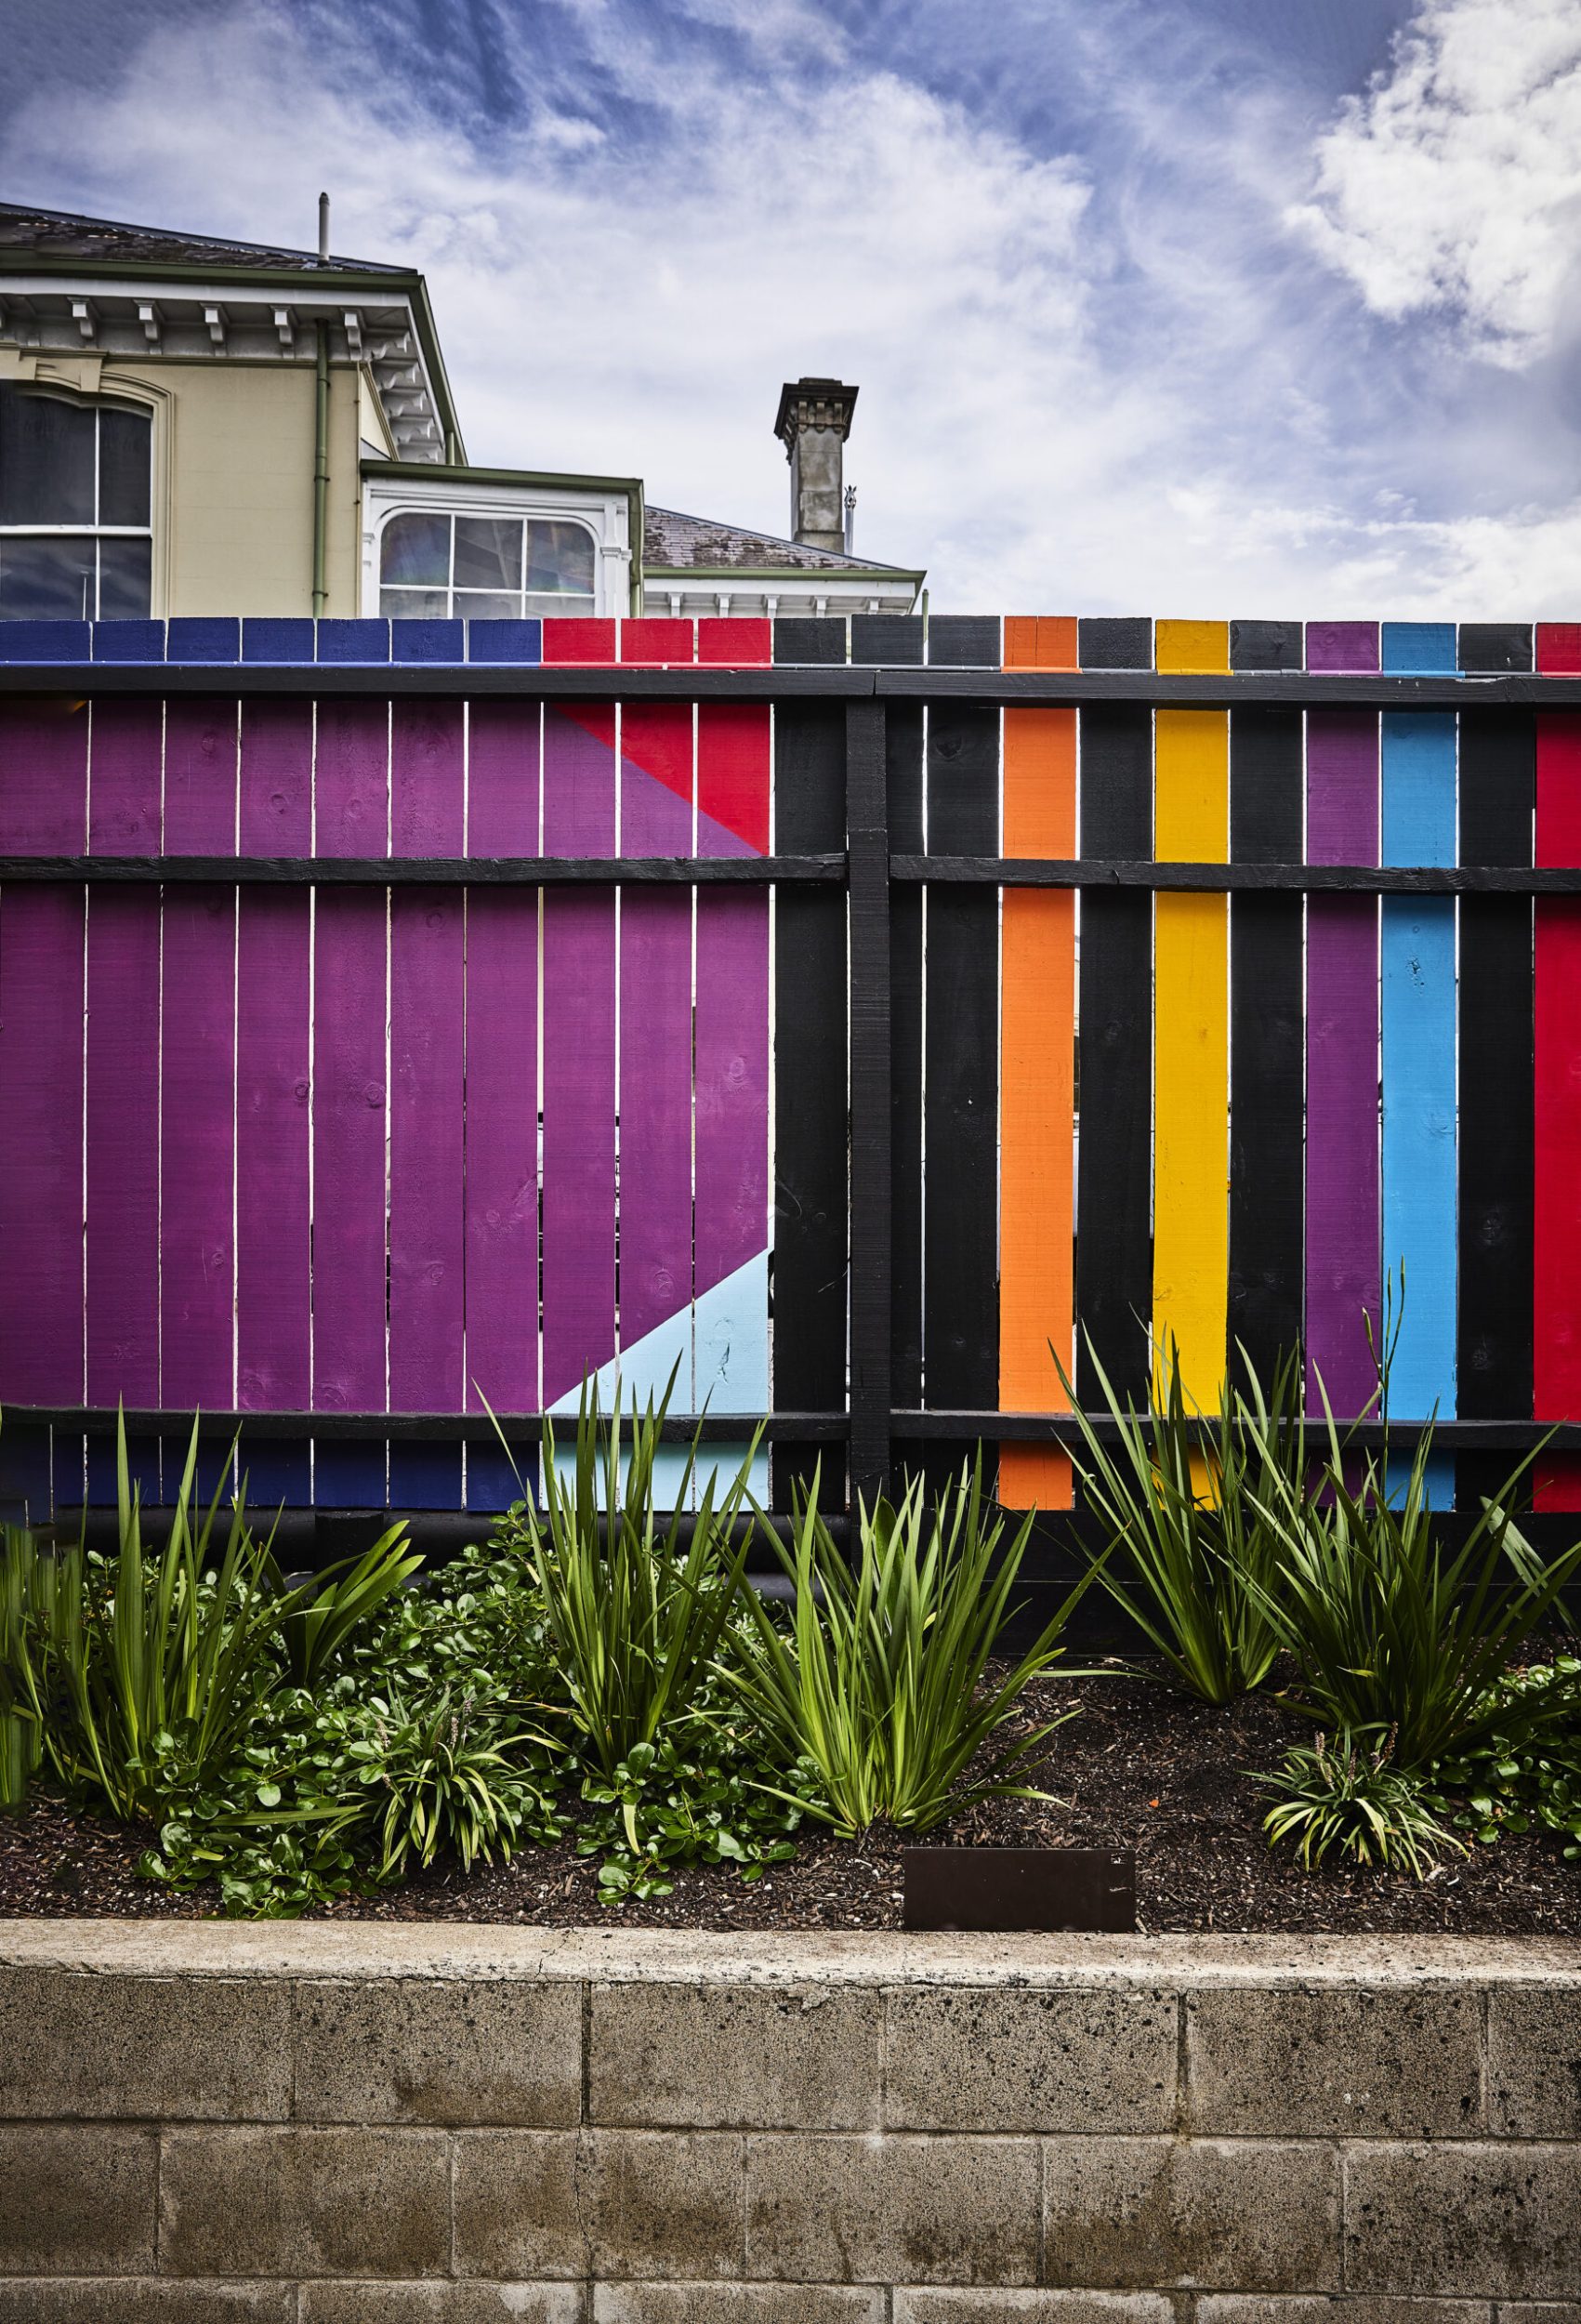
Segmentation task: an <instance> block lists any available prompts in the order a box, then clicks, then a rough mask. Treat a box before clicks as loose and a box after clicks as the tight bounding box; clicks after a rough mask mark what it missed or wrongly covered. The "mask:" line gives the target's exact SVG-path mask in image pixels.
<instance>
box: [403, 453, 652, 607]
mask: <svg viewBox="0 0 1581 2324" xmlns="http://www.w3.org/2000/svg"><path fill="white" fill-rule="evenodd" d="M398 516H458V517H505V516H509V517H536V518H538V519H539V520H540V521H543V520H547V521H548V522H554V523H561V524H565V523H570V524H580V525H583V526H584V527H586V530H587V532H589V533H590V534H591V535H592V537H593V548H594V564H593V584H594V588H593V605H592V612H593V614H594V615H595V616H597V617H607V616H609V615H611V614H627V613H629V612H630V610H631V588H630V573H631V539H630V534H631V520H630V508H629V504H628V502H627V500H626V495H625V494H624V493H611V494H602V493H599V494H594V493H587V494H580V493H576V494H573V493H569V492H565V491H558V490H556V489H555V488H553V487H552V486H546V485H534V484H468V485H457V484H455V483H450V482H441V481H439V480H437V479H436V481H435V482H433V483H431V484H430V483H427V482H423V481H421V480H420V479H417V478H415V477H411V476H403V477H399V478H396V477H390V478H384V477H379V476H367V475H365V476H364V477H363V479H362V603H361V606H360V608H359V610H360V612H362V614H366V615H368V616H370V617H375V616H377V615H378V614H379V611H380V607H379V597H380V580H379V560H380V556H381V553H382V549H383V542H384V529H385V526H386V525H387V524H388V523H389V521H390V519H391V518H392V517H398ZM581 610H582V608H581V607H578V608H577V611H578V612H580V611H581ZM458 618H459V616H458ZM529 618H535V617H534V616H529Z"/></svg>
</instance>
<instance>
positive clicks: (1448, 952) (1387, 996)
mask: <svg viewBox="0 0 1581 2324" xmlns="http://www.w3.org/2000/svg"><path fill="white" fill-rule="evenodd" d="M1402 627H1404V625H1402ZM1424 627H1425V625H1424ZM1423 642H1424V643H1425V642H1426V640H1424V641H1423ZM1435 642H1436V640H1435ZM1455 746H1456V721H1455V719H1454V716H1453V714H1451V713H1438V712H1386V713H1385V715H1384V719H1383V750H1382V766H1383V848H1382V860H1383V862H1384V863H1385V864H1453V863H1454V861H1455V858H1456V817H1455ZM1381 964H1382V984H1383V992H1382V1033H1383V1251H1384V1270H1385V1277H1386V1280H1391V1281H1392V1282H1393V1283H1394V1284H1395V1285H1396V1287H1398V1285H1399V1282H1400V1278H1401V1270H1402V1268H1403V1270H1404V1285H1405V1297H1404V1304H1403V1311H1402V1313H1401V1317H1400V1335H1399V1340H1398V1343H1397V1346H1396V1349H1395V1357H1394V1368H1393V1372H1392V1374H1391V1377H1390V1404H1391V1407H1392V1410H1393V1412H1394V1413H1395V1414H1396V1415H1397V1416H1398V1418H1400V1419H1425V1418H1426V1417H1427V1416H1428V1414H1429V1413H1430V1412H1432V1411H1433V1410H1434V1409H1435V1408H1436V1410H1437V1412H1438V1414H1439V1416H1440V1418H1441V1419H1451V1418H1452V1417H1453V1415H1454V1412H1455V1323H1456V1274H1457V1270H1456V1151H1455V1149H1456V1073H1455V1048H1456V1043H1455V1025H1456V1009H1455V905H1454V904H1453V903H1452V902H1451V901H1450V900H1449V899H1448V898H1442V899H1441V898H1437V897H1431V898H1429V897H1415V896H1386V897H1385V898H1384V900H1383V930H1382V950H1381ZM1428 1492H1429V1503H1430V1505H1431V1506H1432V1507H1433V1508H1435V1509H1450V1508H1453V1507H1454V1503H1455V1462H1454V1459H1453V1458H1452V1456H1450V1455H1449V1454H1447V1453H1445V1454H1434V1455H1432V1456H1431V1458H1430V1460H1429V1476H1428Z"/></svg>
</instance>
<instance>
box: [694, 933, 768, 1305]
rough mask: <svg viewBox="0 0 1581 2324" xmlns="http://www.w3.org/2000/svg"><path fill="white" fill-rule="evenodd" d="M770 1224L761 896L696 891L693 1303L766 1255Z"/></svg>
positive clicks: (765, 979) (765, 943)
mask: <svg viewBox="0 0 1581 2324" xmlns="http://www.w3.org/2000/svg"><path fill="white" fill-rule="evenodd" d="M704 905H706V906H707V909H706V911H705V909H704ZM768 1220H769V908H768V898H767V897H766V896H762V895H731V894H729V893H728V892H719V893H716V894H706V895H705V894H704V893H702V892H700V893H699V896H698V911H697V1262H696V1263H697V1278H696V1279H697V1294H698V1297H699V1298H701V1297H702V1295H703V1293H704V1292H705V1291H709V1290H712V1288H713V1287H714V1286H715V1284H717V1283H722V1282H723V1281H724V1279H725V1277H726V1276H727V1275H729V1274H733V1273H734V1272H735V1270H736V1269H737V1268H738V1267H741V1266H744V1264H745V1263H746V1261H748V1260H749V1259H751V1258H752V1257H753V1256H754V1255H755V1254H756V1253H757V1252H758V1251H760V1250H763V1249H765V1248H767V1244H768V1232H769V1229H768Z"/></svg>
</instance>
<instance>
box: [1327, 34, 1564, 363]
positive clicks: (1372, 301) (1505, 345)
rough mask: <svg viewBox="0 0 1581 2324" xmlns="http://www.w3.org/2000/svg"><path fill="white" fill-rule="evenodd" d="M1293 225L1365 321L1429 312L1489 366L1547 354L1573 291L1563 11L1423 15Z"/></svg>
mask: <svg viewBox="0 0 1581 2324" xmlns="http://www.w3.org/2000/svg"><path fill="white" fill-rule="evenodd" d="M1292 217H1293V220H1294V221H1295V222H1297V223H1298V224H1299V225H1300V226H1302V227H1304V229H1305V230H1306V231H1307V232H1308V233H1309V234H1310V236H1311V241H1312V244H1313V246H1314V247H1315V248H1316V249H1317V250H1318V252H1319V253H1320V254H1321V255H1322V257H1324V259H1325V260H1326V261H1327V262H1328V263H1329V264H1330V265H1332V266H1334V267H1337V268H1338V269H1340V270H1341V271H1343V272H1345V273H1346V274H1348V275H1349V276H1350V279H1351V280H1352V281H1353V282H1354V283H1355V284H1356V285H1357V287H1358V288H1359V289H1360V291H1361V293H1362V295H1363V297H1364V298H1365V300H1366V302H1367V304H1368V305H1369V306H1370V307H1371V308H1373V309H1374V310H1375V311H1376V312H1377V313H1378V314H1381V315H1385V316H1389V317H1393V318H1398V317H1401V316H1404V315H1408V314H1411V313H1413V312H1417V311H1421V310H1433V309H1439V310H1444V311H1445V312H1446V313H1447V314H1448V315H1449V316H1450V317H1452V318H1453V319H1454V321H1455V323H1456V324H1457V325H1458V326H1459V328H1460V329H1461V330H1462V331H1463V333H1464V334H1465V336H1466V337H1468V339H1469V342H1470V343H1471V344H1472V345H1473V346H1474V347H1476V348H1477V349H1478V350H1481V351H1482V352H1483V353H1485V354H1487V355H1489V356H1491V357H1493V358H1494V359H1495V361H1497V362H1500V363H1510V364H1519V363H1524V362H1526V361H1528V360H1529V359H1530V358H1531V357H1533V356H1534V355H1538V354H1541V353H1543V352H1544V351H1546V350H1548V348H1549V347H1550V346H1551V345H1552V344H1553V342H1554V340H1555V338H1556V337H1557V336H1558V335H1559V334H1560V332H1561V328H1562V326H1563V323H1564V318H1565V315H1566V312H1567V310H1569V312H1570V313H1571V315H1572V317H1574V310H1575V306H1576V304H1577V303H1578V302H1577V297H1576V294H1577V290H1578V287H1581V277H1578V274H1577V268H1576V259H1575V250H1576V239H1577V232H1578V230H1581V7H1577V6H1576V0H1426V4H1425V5H1424V6H1423V7H1421V8H1420V9H1419V11H1418V13H1417V14H1416V17H1415V18H1414V19H1413V20H1412V21H1411V23H1410V24H1409V25H1408V26H1407V27H1406V28H1405V30H1404V31H1403V33H1401V34H1400V36H1399V37H1398V39H1397V40H1396V43H1395V46H1394V52H1393V57H1392V59H1391V62H1390V67H1389V69H1388V70H1387V71H1386V72H1385V73H1381V74H1380V75H1379V76H1378V77H1377V79H1376V80H1375V81H1374V82H1373V84H1372V86H1370V87H1369V88H1368V89H1367V90H1366V92H1365V94H1364V95H1363V96H1360V97H1355V98H1351V99H1348V100H1347V102H1346V103H1345V105H1344V107H1343V108H1342V110H1341V112H1340V116H1339V119H1338V121H1337V123H1336V124H1335V125H1334V126H1333V127H1332V128H1331V129H1330V130H1329V131H1328V132H1327V133H1326V135H1325V136H1324V138H1323V139H1321V140H1320V142H1319V145H1318V149H1317V172H1316V183H1315V187H1314V190H1313V194H1312V198H1311V201H1310V202H1308V203H1306V204H1304V205H1300V206H1299V207H1298V208H1297V209H1296V210H1295V211H1293V213H1292Z"/></svg>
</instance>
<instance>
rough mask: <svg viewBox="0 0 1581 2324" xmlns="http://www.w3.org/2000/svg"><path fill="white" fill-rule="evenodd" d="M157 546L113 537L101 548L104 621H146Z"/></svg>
mask: <svg viewBox="0 0 1581 2324" xmlns="http://www.w3.org/2000/svg"><path fill="white" fill-rule="evenodd" d="M152 566H153V544H152V541H150V540H149V539H148V537H147V535H144V537H143V538H142V539H141V540H125V539H121V540H117V539H116V538H115V536H114V535H113V534H111V535H106V537H105V538H103V539H102V540H101V541H100V542H99V620H100V621H146V620H147V619H148V612H149V602H150V598H151V595H152V590H151V587H150V583H151V577H152Z"/></svg>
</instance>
